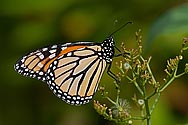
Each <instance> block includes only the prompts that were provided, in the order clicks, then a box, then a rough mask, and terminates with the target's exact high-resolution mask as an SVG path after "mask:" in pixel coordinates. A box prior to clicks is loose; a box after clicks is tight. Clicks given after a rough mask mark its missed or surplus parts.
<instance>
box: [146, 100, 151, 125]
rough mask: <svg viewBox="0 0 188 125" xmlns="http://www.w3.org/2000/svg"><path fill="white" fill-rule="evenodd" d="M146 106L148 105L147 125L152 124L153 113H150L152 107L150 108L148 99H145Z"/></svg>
mask: <svg viewBox="0 0 188 125" xmlns="http://www.w3.org/2000/svg"><path fill="white" fill-rule="evenodd" d="M144 102H145V106H146V119H147V125H151V121H150V118H151V115H150V109H149V104H148V99H144Z"/></svg>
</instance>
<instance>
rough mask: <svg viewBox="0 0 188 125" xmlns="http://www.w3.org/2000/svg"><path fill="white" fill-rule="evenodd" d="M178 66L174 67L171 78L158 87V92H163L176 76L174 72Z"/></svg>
mask: <svg viewBox="0 0 188 125" xmlns="http://www.w3.org/2000/svg"><path fill="white" fill-rule="evenodd" d="M177 70H178V67H176V69H175V71H174V73H173V75H172V77H171V79H170V80H169V81H168V82H167V83H166V84H165V85H164V86H163V87H161V88H160V89H159V92H163V91H164V90H165V89H166V88H167V87H168V86H169V85H170V84H171V83H172V82H173V81H174V79H175V78H176V73H177Z"/></svg>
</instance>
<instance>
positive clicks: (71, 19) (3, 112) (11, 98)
mask: <svg viewBox="0 0 188 125" xmlns="http://www.w3.org/2000/svg"><path fill="white" fill-rule="evenodd" d="M187 2H188V1H187V0H166V1H164V0H157V1H152V0H142V1H141V0H131V1H125V0H103V1H102V0H80V1H79V0H53V1H52V0H16V1H14V0H0V42H1V45H0V57H1V61H0V62H1V63H0V78H1V81H0V125H13V124H14V125H75V124H76V125H88V124H90V125H97V124H103V125H113V124H114V123H113V122H109V121H107V120H104V119H103V117H101V116H99V115H98V114H97V113H96V112H95V110H94V109H93V102H91V103H89V104H87V105H83V106H80V107H75V106H70V105H68V104H66V103H65V102H63V101H61V100H60V99H58V98H57V97H56V96H54V95H53V93H52V92H51V91H50V90H49V88H48V87H47V85H46V84H45V83H43V82H40V81H38V80H35V79H31V78H26V77H23V76H21V75H19V74H18V73H16V72H15V71H14V69H13V65H14V63H15V62H16V60H17V59H19V58H20V57H21V56H22V55H24V54H25V53H27V52H29V51H32V50H35V49H37V48H40V47H42V46H46V45H51V44H57V43H62V44H63V43H65V42H70V41H96V42H101V41H103V40H104V39H105V38H106V37H107V36H108V35H109V33H110V32H112V31H114V30H115V29H117V27H118V26H120V25H122V24H124V23H125V22H128V21H133V23H134V24H133V25H129V26H127V27H126V28H124V29H123V30H121V31H119V32H118V33H116V34H115V41H116V45H117V47H120V44H121V42H124V43H125V45H126V47H127V48H132V47H134V45H135V35H134V33H135V31H137V30H138V29H139V28H141V29H142V36H143V44H144V50H145V51H144V52H145V56H146V57H148V56H150V55H152V57H153V58H152V63H151V65H152V69H153V70H154V73H155V74H156V77H157V78H158V80H159V81H162V78H163V76H164V72H163V70H164V68H165V64H166V59H168V58H170V57H174V56H175V55H177V54H178V49H180V47H181V42H182V39H183V38H184V37H188V3H187ZM185 60H188V54H187V55H185ZM115 61H116V60H114V62H115ZM182 68H183V65H182ZM114 72H116V70H115V69H114ZM126 84H128V83H126ZM101 85H105V86H106V87H107V88H108V90H109V91H110V95H115V93H113V92H115V91H114V90H115V87H114V84H113V82H112V79H111V78H110V77H109V76H107V75H106V73H105V74H104V75H103V78H102V81H101ZM123 90H124V92H123V93H124V94H125V95H126V96H127V95H129V93H131V92H132V93H133V92H134V89H127V88H126V87H125V88H124V89H123ZM122 97H123V96H122ZM94 98H95V99H96V100H99V101H101V102H105V103H107V101H106V100H104V99H102V98H101V97H100V95H99V94H98V93H97V94H96V96H95V97H94ZM129 100H131V99H129ZM107 104H108V103H107ZM109 105H110V104H109ZM132 109H134V108H132ZM133 112H134V110H133ZM152 122H153V125H159V124H161V125H170V124H174V125H175V124H176V125H184V124H186V123H187V124H188V77H187V76H184V77H182V78H180V79H179V80H176V81H175V83H174V84H172V85H171V86H170V87H169V88H168V89H167V90H166V91H165V92H164V93H163V94H162V98H161V99H160V103H159V105H158V107H157V109H156V110H155V111H154V114H153V116H152ZM133 124H134V125H135V124H136V123H134V122H133Z"/></svg>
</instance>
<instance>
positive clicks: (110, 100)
mask: <svg viewBox="0 0 188 125" xmlns="http://www.w3.org/2000/svg"><path fill="white" fill-rule="evenodd" d="M105 98H106V99H107V100H108V101H109V102H111V103H112V104H114V105H116V102H114V101H113V100H112V99H111V98H109V97H105Z"/></svg>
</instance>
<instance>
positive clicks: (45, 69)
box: [14, 22, 130, 105]
mask: <svg viewBox="0 0 188 125" xmlns="http://www.w3.org/2000/svg"><path fill="white" fill-rule="evenodd" d="M128 23H130V22H128ZM128 23H126V24H128ZM126 24H125V25H126ZM125 25H123V26H122V27H120V28H119V29H118V30H120V29H121V28H123V27H124V26H125ZM118 30H116V31H115V32H117V31H118ZM115 32H113V33H112V34H111V35H110V36H109V37H107V38H106V39H105V40H104V41H103V42H102V43H94V42H76V43H66V44H62V45H61V44H57V45H52V46H47V47H44V48H40V49H37V50H35V51H33V52H30V53H28V54H26V55H25V56H23V57H21V58H20V59H19V60H18V61H17V62H16V64H15V65H14V68H15V70H16V71H17V72H18V73H19V74H22V75H23V76H28V77H32V78H37V79H38V80H41V81H44V82H46V83H47V84H48V86H49V88H50V89H51V90H52V91H53V93H54V94H55V95H56V96H57V97H59V98H61V99H62V100H64V101H65V102H66V103H68V104H72V105H81V104H85V103H88V102H89V101H90V100H91V99H92V98H93V95H94V94H95V92H96V90H97V87H98V84H99V81H100V79H101V77H102V75H103V72H104V70H105V68H106V67H107V64H109V66H108V74H109V75H110V76H112V77H113V78H114V74H113V73H112V72H111V71H110V67H111V63H112V58H113V57H114V53H115V50H114V48H116V47H115V44H114V39H113V36H112V35H113V34H114V33H115ZM118 51H119V49H118Z"/></svg>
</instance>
